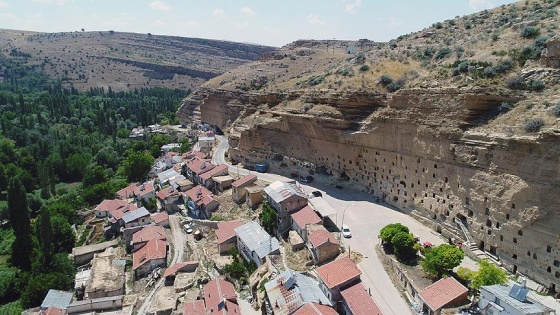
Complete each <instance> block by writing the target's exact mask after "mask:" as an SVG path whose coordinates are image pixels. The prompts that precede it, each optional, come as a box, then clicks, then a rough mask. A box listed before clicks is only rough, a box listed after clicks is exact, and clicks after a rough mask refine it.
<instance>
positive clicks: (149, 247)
mask: <svg viewBox="0 0 560 315" xmlns="http://www.w3.org/2000/svg"><path fill="white" fill-rule="evenodd" d="M166 262H167V244H166V243H165V241H162V240H157V239H152V240H149V241H148V242H147V243H146V245H145V246H144V247H142V249H141V250H138V251H136V252H134V254H132V270H134V278H135V279H140V278H142V277H145V276H146V275H147V274H148V273H150V272H151V271H152V270H154V269H156V268H161V267H165V264H166Z"/></svg>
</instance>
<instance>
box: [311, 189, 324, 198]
mask: <svg viewBox="0 0 560 315" xmlns="http://www.w3.org/2000/svg"><path fill="white" fill-rule="evenodd" d="M311 194H312V195H313V196H314V197H323V194H322V193H321V192H320V191H318V190H315V191H312V192H311Z"/></svg>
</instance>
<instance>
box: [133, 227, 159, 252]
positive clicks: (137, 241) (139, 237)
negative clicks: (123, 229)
mask: <svg viewBox="0 0 560 315" xmlns="http://www.w3.org/2000/svg"><path fill="white" fill-rule="evenodd" d="M150 240H161V241H166V240H167V236H166V234H165V230H164V229H163V228H162V227H161V226H157V225H148V226H145V227H144V228H142V229H141V230H140V231H138V232H136V233H134V234H132V241H131V242H130V248H131V251H133V252H136V251H138V250H139V249H141V248H142V247H144V246H145V245H146V243H148V241H150Z"/></svg>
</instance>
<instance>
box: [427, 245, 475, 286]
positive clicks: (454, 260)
mask: <svg viewBox="0 0 560 315" xmlns="http://www.w3.org/2000/svg"><path fill="white" fill-rule="evenodd" d="M464 257H465V254H464V253H463V251H462V250H461V249H460V248H459V247H457V246H455V245H449V244H442V245H440V246H437V247H434V248H432V249H430V250H427V251H426V258H425V259H424V260H423V261H422V268H424V271H426V273H428V274H429V275H432V276H436V277H437V278H441V277H442V275H443V274H447V273H449V272H450V271H451V270H453V268H455V267H457V266H459V264H460V263H461V261H462V260H463V258H464Z"/></svg>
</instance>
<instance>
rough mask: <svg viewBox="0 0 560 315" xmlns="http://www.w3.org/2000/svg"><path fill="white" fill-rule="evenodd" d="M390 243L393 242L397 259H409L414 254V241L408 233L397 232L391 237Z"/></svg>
mask: <svg viewBox="0 0 560 315" xmlns="http://www.w3.org/2000/svg"><path fill="white" fill-rule="evenodd" d="M391 244H393V249H394V251H395V256H397V259H399V260H410V259H413V258H414V257H415V256H416V251H415V250H414V244H416V241H415V240H414V237H413V236H412V234H410V233H405V232H402V231H401V232H398V233H397V234H395V235H394V236H393V238H392V239H391Z"/></svg>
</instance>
